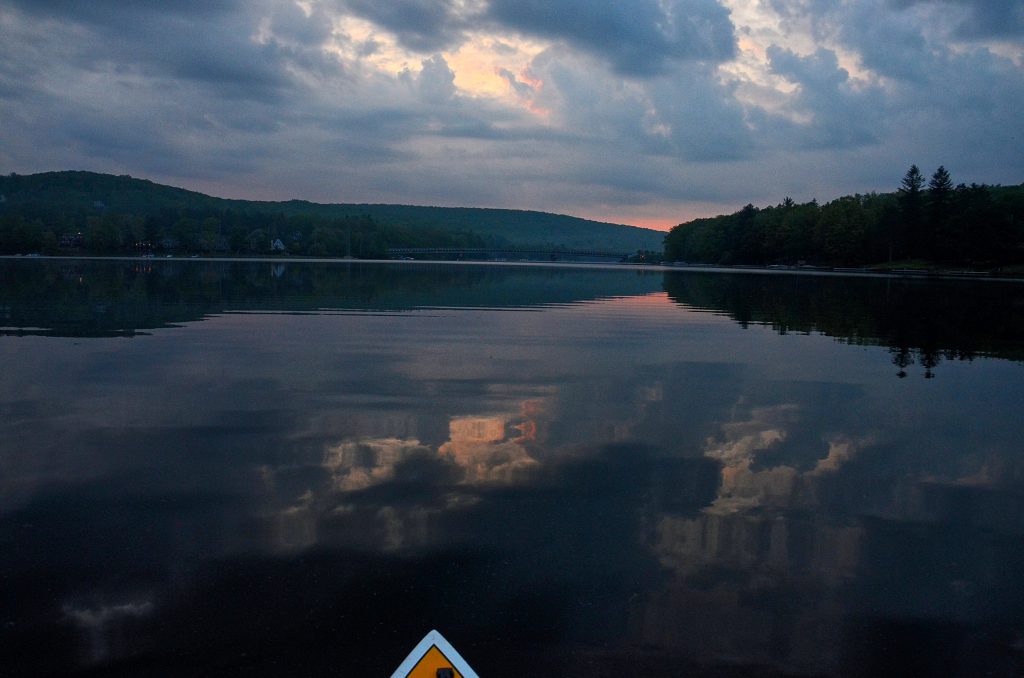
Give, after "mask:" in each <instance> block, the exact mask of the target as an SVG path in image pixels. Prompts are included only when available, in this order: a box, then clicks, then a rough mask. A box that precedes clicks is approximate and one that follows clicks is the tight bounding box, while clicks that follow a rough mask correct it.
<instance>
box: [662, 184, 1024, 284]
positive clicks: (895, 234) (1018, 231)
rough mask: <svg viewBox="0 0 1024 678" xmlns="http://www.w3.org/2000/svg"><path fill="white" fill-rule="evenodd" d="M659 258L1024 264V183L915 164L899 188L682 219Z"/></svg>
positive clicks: (741, 261)
mask: <svg viewBox="0 0 1024 678" xmlns="http://www.w3.org/2000/svg"><path fill="white" fill-rule="evenodd" d="M665 258H666V259H667V260H669V261H686V262H693V263H709V264H752V265H772V264H785V265H794V264H800V263H804V264H808V265H824V266H873V265H883V266H884V265H889V266H892V265H895V266H906V265H918V264H924V263H929V264H936V265H942V266H956V267H970V268H996V267H1000V266H1008V265H1014V264H1021V263H1024V184H1022V185H1021V186H1010V187H1003V186H984V185H978V184H971V185H970V186H967V185H964V184H959V185H957V186H954V185H953V181H952V178H951V177H950V175H949V173H948V172H947V171H946V169H945V168H944V167H939V168H938V169H937V170H935V172H934V174H932V176H931V179H930V180H928V181H927V182H926V180H925V177H924V175H922V173H921V171H920V170H919V169H918V168H917V166H916V165H914V166H911V167H910V169H909V170H908V171H907V173H906V174H905V175H904V177H903V181H902V184H901V185H900V187H899V189H898V190H897V191H896V192H895V193H884V194H880V193H870V194H867V195H860V194H858V195H853V196H844V197H842V198H838V199H836V200H833V201H831V202H829V203H825V204H823V205H819V204H818V202H817V201H816V200H813V201H811V202H808V203H803V204H798V203H796V202H794V201H793V200H791V199H789V198H786V199H785V200H784V201H783V202H782V203H780V204H778V205H775V206H773V207H764V208H760V209H759V208H757V207H754V206H753V205H747V206H746V207H744V208H743V209H741V210H740V211H738V212H735V213H733V214H729V215H723V216H717V217H712V218H707V219H697V220H694V221H690V222H687V223H683V224H680V225H678V226H676V227H675V228H673V229H672V230H671V231H670V232H669V234H668V235H667V236H666V237H665Z"/></svg>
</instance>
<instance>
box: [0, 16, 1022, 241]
mask: <svg viewBox="0 0 1024 678" xmlns="http://www.w3.org/2000/svg"><path fill="white" fill-rule="evenodd" d="M1022 120H1024V3H1022V2H1020V0H175V1H174V2H166V1H164V0H90V1H89V2H79V1H77V0H0V172H3V173H5V174H6V173H9V172H18V173H20V174H28V173H33V172H40V171H50V170H62V169H83V170H91V171H97V172H110V173H114V174H130V175H132V176H136V177H142V178H146V179H151V180H153V181H157V182H160V183H168V184H171V185H175V186H183V187H185V188H190V189H193V190H199V191H203V192H205V193H210V194H213V195H218V196H222V197H228V198H248V199H261V200H283V199H290V198H301V199H307V200H314V201H317V202H356V203H363V202H390V203H404V204H418V205H442V206H471V207H507V208H519V209H535V210H543V211H550V212H558V213H565V214H573V215H577V216H582V217H587V218H592V219H598V220H601V221H611V222H616V223H628V224H634V225H640V226H649V227H654V228H660V229H667V228H669V227H671V226H673V225H675V224H677V223H680V222H683V221H686V220H688V219H692V218H695V217H700V216H709V215H713V214H719V213H727V212H732V211H734V210H736V209H739V208H740V207H742V206H743V205H745V204H746V203H748V202H751V203H754V204H755V205H768V204H777V203H779V202H781V201H782V200H783V198H784V197H786V196H790V197H792V198H793V199H795V200H797V201H801V202H802V201H807V200H811V199H813V198H817V199H818V200H820V201H827V200H829V199H832V198H836V197H839V196H841V195H846V194H852V193H857V192H860V193H865V192H869V191H891V190H894V189H895V188H896V187H897V186H898V184H899V181H900V179H901V177H902V176H903V174H904V172H905V171H906V169H907V168H908V167H909V166H910V164H911V163H915V164H917V165H919V166H920V167H921V168H922V171H923V172H924V173H925V175H926V176H928V175H930V174H931V172H932V171H934V169H935V168H937V167H938V166H939V165H944V166H945V167H946V168H947V169H948V170H949V171H950V173H951V174H952V176H953V180H954V182H956V183H959V182H961V181H962V182H966V183H971V182H978V183H990V184H997V183H999V184H1019V183H1021V182H1022V181H1024V136H1022V135H1024V131H1022V130H1024V124H1022Z"/></svg>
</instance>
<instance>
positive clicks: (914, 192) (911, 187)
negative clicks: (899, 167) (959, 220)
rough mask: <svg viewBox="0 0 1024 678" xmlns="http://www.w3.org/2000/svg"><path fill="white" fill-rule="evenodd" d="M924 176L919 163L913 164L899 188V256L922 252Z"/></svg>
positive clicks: (914, 254) (897, 239)
mask: <svg viewBox="0 0 1024 678" xmlns="http://www.w3.org/2000/svg"><path fill="white" fill-rule="evenodd" d="M923 188H924V177H923V176H922V175H921V170H920V169H918V168H917V165H911V166H910V169H908V170H907V173H906V174H904V175H903V181H902V183H901V184H900V188H899V205H900V222H901V224H900V231H901V232H900V233H899V237H897V238H896V241H897V250H898V252H899V256H905V255H910V256H916V255H920V254H921V253H922V247H921V245H922V240H923V238H922V232H921V230H922V222H923V219H922V211H923V210H922V207H923V202H924V200H923V193H924V191H923V190H922V189H923Z"/></svg>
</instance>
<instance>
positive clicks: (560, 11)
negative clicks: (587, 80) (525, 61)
mask: <svg viewBox="0 0 1024 678" xmlns="http://www.w3.org/2000/svg"><path fill="white" fill-rule="evenodd" d="M487 16H488V17H489V18H490V19H492V20H494V21H495V22H497V23H498V24H500V25H501V26H503V27H506V28H511V29H513V30H516V31H520V32H522V33H525V34H527V35H533V36H540V37H545V38H551V39H555V40H563V41H565V42H566V43H568V44H569V45H572V46H574V47H577V48H579V49H582V50H583V51H586V52H589V53H591V54H595V55H598V56H600V57H601V58H603V59H607V60H608V61H609V62H610V63H611V64H612V66H613V67H614V69H615V70H616V71H618V72H620V73H623V74H627V75H650V74H653V73H658V72H663V71H664V70H666V68H668V66H669V63H670V62H672V61H674V60H706V61H713V62H720V61H726V60H728V59H730V58H732V57H733V56H734V54H735V36H734V34H733V25H732V23H731V22H730V20H729V12H728V10H726V9H725V8H724V7H723V6H722V5H721V4H720V3H719V2H717V1H716V0H672V1H670V2H659V1H657V0H634V2H629V3H624V2H621V1H618V0H558V1H551V0H491V2H490V5H489V6H488V10H487Z"/></svg>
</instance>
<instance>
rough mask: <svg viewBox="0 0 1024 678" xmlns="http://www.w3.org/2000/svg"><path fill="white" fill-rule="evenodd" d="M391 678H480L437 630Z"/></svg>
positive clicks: (418, 645)
mask: <svg viewBox="0 0 1024 678" xmlns="http://www.w3.org/2000/svg"><path fill="white" fill-rule="evenodd" d="M391 678H479V676H477V674H476V671H474V670H473V669H472V668H470V666H469V664H468V663H467V662H466V660H465V659H463V658H462V655H460V654H459V652H458V650H456V649H455V648H454V647H452V644H451V643H449V642H448V641H447V640H445V637H444V636H442V635H441V634H440V632H438V631H436V630H432V631H431V632H430V633H428V634H427V635H425V636H423V640H421V641H420V642H419V644H417V645H416V647H414V648H413V650H412V652H410V653H409V656H407V657H406V658H405V661H403V662H402V663H401V664H400V665H399V667H398V668H397V669H395V672H394V673H392V674H391Z"/></svg>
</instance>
